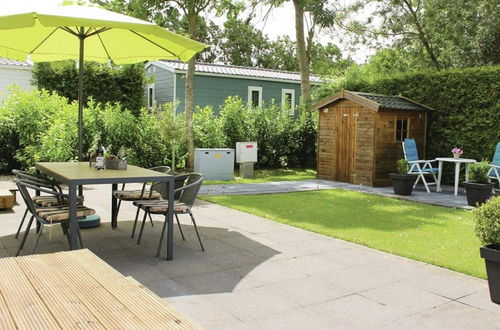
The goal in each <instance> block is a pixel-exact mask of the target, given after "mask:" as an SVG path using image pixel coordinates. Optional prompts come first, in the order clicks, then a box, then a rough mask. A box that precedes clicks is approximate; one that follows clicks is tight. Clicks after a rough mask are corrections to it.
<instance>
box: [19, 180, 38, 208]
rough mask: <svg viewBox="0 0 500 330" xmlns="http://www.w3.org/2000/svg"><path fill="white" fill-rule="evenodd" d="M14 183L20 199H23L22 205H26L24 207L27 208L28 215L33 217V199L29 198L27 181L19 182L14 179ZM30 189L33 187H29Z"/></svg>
mask: <svg viewBox="0 0 500 330" xmlns="http://www.w3.org/2000/svg"><path fill="white" fill-rule="evenodd" d="M14 183H15V184H16V185H17V188H18V189H19V192H20V193H21V197H22V198H23V200H24V203H25V204H26V207H27V208H28V210H29V211H30V213H31V214H33V215H36V206H35V202H33V199H32V198H31V195H30V193H29V192H28V186H29V183H28V182H27V181H24V180H21V179H19V178H16V179H14ZM31 187H33V186H31Z"/></svg>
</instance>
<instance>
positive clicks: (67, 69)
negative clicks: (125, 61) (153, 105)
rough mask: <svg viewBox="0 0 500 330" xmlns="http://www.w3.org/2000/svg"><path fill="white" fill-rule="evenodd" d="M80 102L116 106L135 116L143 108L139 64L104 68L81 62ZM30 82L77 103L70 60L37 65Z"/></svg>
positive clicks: (74, 80)
mask: <svg viewBox="0 0 500 330" xmlns="http://www.w3.org/2000/svg"><path fill="white" fill-rule="evenodd" d="M83 76H84V79H83V84H84V100H88V98H90V97H91V98H92V99H94V100H95V101H97V102H98V103H103V104H105V103H108V102H111V103H120V104H121V106H122V108H123V109H129V110H130V111H132V113H133V114H134V115H136V116H138V115H139V112H140V109H141V107H142V106H143V99H144V86H145V75H144V66H143V65H142V64H134V65H123V66H108V65H105V64H98V63H94V62H85V66H84V71H83ZM33 82H34V83H35V84H36V85H37V86H38V88H39V89H46V90H48V91H51V92H57V93H58V94H59V95H61V96H64V97H66V98H67V99H69V100H70V101H75V100H78V70H77V68H76V65H75V62H74V61H61V62H53V63H37V64H35V68H34V70H33Z"/></svg>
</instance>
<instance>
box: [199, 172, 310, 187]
mask: <svg viewBox="0 0 500 330" xmlns="http://www.w3.org/2000/svg"><path fill="white" fill-rule="evenodd" d="M309 179H316V171H315V170H310V169H274V170H255V171H254V178H252V179H243V178H240V177H238V176H236V175H235V179H234V180H230V181H220V180H207V181H205V182H204V184H232V183H257V182H273V181H295V180H309Z"/></svg>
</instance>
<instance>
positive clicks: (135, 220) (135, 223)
mask: <svg viewBox="0 0 500 330" xmlns="http://www.w3.org/2000/svg"><path fill="white" fill-rule="evenodd" d="M140 211H141V208H140V207H137V212H135V219H134V227H133V228H132V235H131V236H130V238H134V235H135V228H136V227H137V220H138V219H139V212H140Z"/></svg>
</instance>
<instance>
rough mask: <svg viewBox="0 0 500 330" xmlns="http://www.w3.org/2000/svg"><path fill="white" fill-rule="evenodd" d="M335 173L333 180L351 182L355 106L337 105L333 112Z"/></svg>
mask: <svg viewBox="0 0 500 330" xmlns="http://www.w3.org/2000/svg"><path fill="white" fill-rule="evenodd" d="M335 117H336V118H335V133H336V139H335V144H336V145H335V171H334V172H335V173H333V180H335V181H341V182H353V181H354V176H355V165H356V158H355V154H356V124H357V121H358V107H357V106H343V107H339V108H338V110H337V111H336V112H335Z"/></svg>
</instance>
